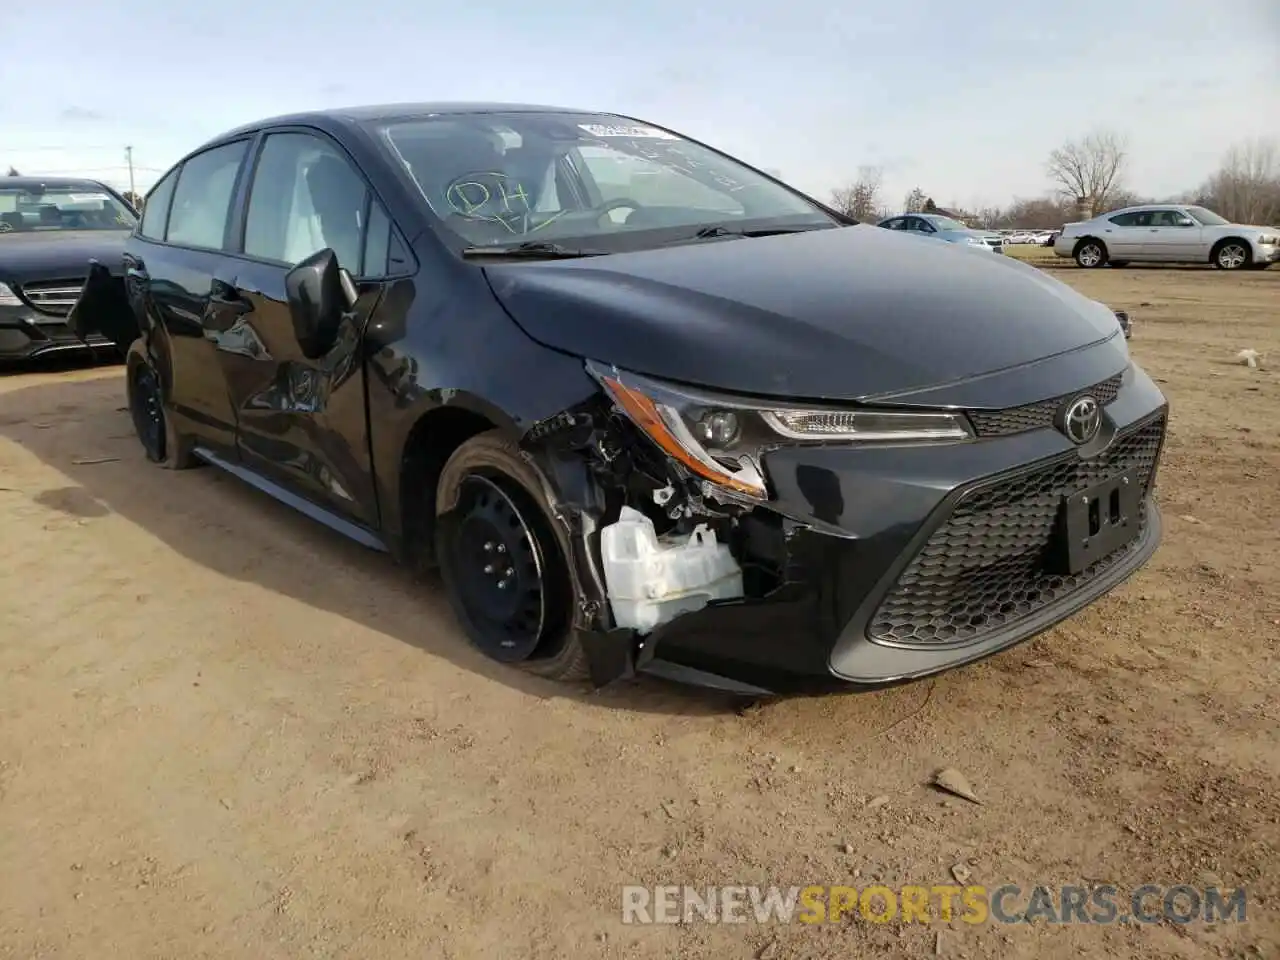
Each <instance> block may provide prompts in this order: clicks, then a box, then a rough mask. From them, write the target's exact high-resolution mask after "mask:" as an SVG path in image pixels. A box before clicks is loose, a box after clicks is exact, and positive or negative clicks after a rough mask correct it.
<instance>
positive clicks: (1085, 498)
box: [1052, 473, 1142, 574]
mask: <svg viewBox="0 0 1280 960" xmlns="http://www.w3.org/2000/svg"><path fill="white" fill-rule="evenodd" d="M1141 507H1142V493H1141V489H1140V487H1139V484H1138V480H1137V478H1136V477H1135V476H1134V475H1133V474H1131V473H1123V474H1120V475H1119V476H1116V477H1112V478H1110V479H1109V480H1104V481H1103V482H1102V483H1097V484H1094V485H1093V486H1092V487H1089V488H1087V489H1085V490H1077V491H1076V492H1075V493H1073V494H1071V495H1070V496H1066V497H1063V498H1062V505H1061V506H1060V507H1059V509H1058V536H1057V538H1056V539H1057V543H1056V544H1055V549H1054V550H1053V551H1052V553H1053V557H1052V566H1053V567H1054V568H1055V569H1056V570H1057V572H1059V573H1066V574H1075V573H1079V572H1080V571H1081V570H1084V569H1085V568H1086V567H1088V566H1090V565H1091V564H1093V563H1096V562H1097V561H1099V560H1101V559H1102V558H1103V557H1105V556H1107V555H1108V554H1111V553H1114V552H1115V551H1116V550H1119V549H1120V548H1121V547H1123V546H1125V545H1126V544H1128V543H1129V542H1130V541H1132V540H1133V539H1134V538H1135V537H1137V535H1138V521H1139V512H1140V510H1141Z"/></svg>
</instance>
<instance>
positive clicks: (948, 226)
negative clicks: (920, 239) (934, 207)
mask: <svg viewBox="0 0 1280 960" xmlns="http://www.w3.org/2000/svg"><path fill="white" fill-rule="evenodd" d="M925 219H926V220H928V221H929V222H930V223H932V224H933V225H934V226H935V227H937V228H938V229H939V230H968V229H969V228H968V227H966V226H965V225H964V224H963V223H961V222H960V221H959V220H952V219H951V218H950V217H939V216H928V217H925Z"/></svg>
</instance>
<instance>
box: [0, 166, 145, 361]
mask: <svg viewBox="0 0 1280 960" xmlns="http://www.w3.org/2000/svg"><path fill="white" fill-rule="evenodd" d="M136 222H137V216H136V215H135V214H134V212H133V208H132V207H130V206H129V204H128V202H127V201H126V200H125V199H124V198H123V197H121V196H120V195H119V194H118V193H116V192H115V191H114V190H112V189H111V188H110V187H108V186H106V185H105V184H102V183H98V182H97V181H94V180H71V179H67V178H57V177H0V362H4V361H20V360H29V359H31V358H33V357H37V356H45V355H48V354H52V353H65V352H66V351H74V352H77V353H83V352H85V349H86V347H88V348H90V349H93V350H96V351H101V352H104V353H108V354H114V353H115V345H114V344H113V343H112V342H111V341H110V340H108V339H107V338H106V337H103V336H101V335H99V334H95V335H93V336H91V337H89V338H88V339H87V340H81V339H80V338H79V337H77V336H76V335H75V334H73V333H72V332H71V330H70V329H69V328H68V327H67V313H68V311H69V310H70V309H71V305H72V304H73V303H75V300H76V297H77V296H78V295H79V293H80V289H81V288H82V287H83V286H84V281H85V273H86V270H87V268H88V261H89V259H90V258H96V259H98V260H100V261H101V262H103V263H110V264H114V265H115V267H116V269H118V268H119V264H120V254H121V253H122V252H123V250H124V241H125V238H126V237H127V236H129V232H130V231H131V230H132V229H133V227H134V224H135V223H136Z"/></svg>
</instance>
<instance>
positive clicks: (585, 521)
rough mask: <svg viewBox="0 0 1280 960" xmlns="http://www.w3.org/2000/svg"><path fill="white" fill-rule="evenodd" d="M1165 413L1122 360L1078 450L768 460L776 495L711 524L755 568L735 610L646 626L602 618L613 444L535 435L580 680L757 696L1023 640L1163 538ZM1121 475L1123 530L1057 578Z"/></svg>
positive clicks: (1010, 447) (918, 673)
mask: <svg viewBox="0 0 1280 960" xmlns="http://www.w3.org/2000/svg"><path fill="white" fill-rule="evenodd" d="M1166 415H1167V404H1166V402H1165V399H1164V397H1163V396H1162V395H1161V393H1160V391H1159V389H1158V388H1157V387H1156V386H1155V385H1154V383H1152V381H1151V380H1150V379H1149V378H1148V377H1147V376H1146V375H1145V374H1144V373H1142V371H1141V370H1139V369H1137V368H1136V367H1130V368H1129V369H1128V371H1127V372H1126V373H1125V374H1124V377H1123V382H1122V384H1121V385H1120V387H1119V389H1118V390H1117V392H1116V395H1115V396H1114V398H1113V399H1110V401H1109V402H1107V403H1106V404H1105V407H1104V414H1103V420H1104V423H1103V428H1102V431H1101V433H1100V434H1099V436H1098V437H1097V438H1096V439H1095V440H1094V441H1092V442H1091V443H1089V444H1086V445H1084V446H1081V447H1076V446H1073V445H1072V444H1071V443H1070V442H1069V441H1067V440H1066V438H1065V437H1064V436H1063V434H1062V433H1061V432H1059V431H1058V430H1056V429H1053V428H1052V427H1045V428H1041V429H1030V430H1023V431H1021V432H1014V433H1011V434H1009V435H1004V436H997V437H992V438H989V439H979V440H976V441H975V442H968V443H956V444H937V445H933V444H906V445H880V446H876V445H867V446H857V445H845V444H830V445H818V446H796V447H786V446H783V447H779V448H777V449H774V450H772V451H770V452H769V453H768V455H767V457H766V459H765V467H766V470H767V473H768V476H769V480H770V485H771V489H772V492H773V496H772V498H771V500H770V501H769V502H768V503H766V504H760V505H757V506H755V507H753V508H750V509H744V510H742V511H740V512H739V513H737V514H735V515H734V516H733V517H732V519H731V520H730V521H727V522H725V523H723V524H722V527H721V530H722V534H721V539H722V540H723V541H725V542H728V543H730V544H731V546H732V550H733V554H734V556H735V558H736V559H737V560H738V562H739V564H741V566H742V567H743V569H744V571H746V572H747V573H748V574H750V573H751V572H752V571H755V570H765V571H769V574H768V575H766V576H763V577H752V576H748V577H747V583H748V586H747V589H746V595H744V596H743V597H741V598H739V599H732V600H721V601H712V602H710V603H708V604H707V605H706V606H705V607H703V608H702V609H700V610H696V611H694V612H689V613H683V614H681V615H678V616H675V617H674V618H673V619H670V620H668V621H666V622H664V623H661V624H659V625H658V626H657V627H656V628H655V629H653V630H652V631H651V632H648V633H645V634H641V633H638V632H636V631H634V630H628V629H619V628H617V627H616V626H615V625H614V623H613V620H612V618H611V616H610V612H609V611H610V605H609V598H608V594H607V591H606V589H605V587H604V584H605V578H604V576H603V574H602V560H601V553H600V531H601V530H602V529H603V528H604V527H606V526H607V525H608V524H609V523H610V522H612V521H613V520H615V519H616V518H617V516H618V509H619V507H620V505H621V504H622V503H625V502H626V501H627V499H628V496H627V494H626V493H624V492H623V489H622V485H621V483H620V482H616V483H613V482H611V481H609V480H605V479H602V476H605V475H607V473H606V474H602V473H601V471H600V470H598V469H596V466H598V464H599V462H600V461H601V460H602V459H609V458H612V460H613V461H614V462H615V464H616V463H618V462H625V461H626V460H627V457H628V451H626V450H625V449H622V448H621V447H620V446H619V445H617V444H616V443H615V444H614V445H613V446H612V447H611V446H610V443H609V439H608V431H607V430H604V429H598V427H599V425H598V424H596V425H595V426H591V425H584V426H581V428H580V429H581V430H582V431H583V436H584V437H585V436H587V435H590V436H592V437H593V439H590V440H583V441H582V442H581V443H579V444H578V445H577V446H576V450H575V452H574V453H568V452H566V451H565V450H564V449H563V448H561V449H560V451H559V452H558V453H556V454H554V455H553V454H549V453H548V452H547V448H546V446H545V445H544V441H545V437H544V436H540V437H538V438H536V439H534V441H533V442H532V443H530V444H529V446H530V447H532V448H535V449H538V450H539V451H540V452H538V453H537V454H535V455H534V456H535V459H537V460H538V461H539V465H540V466H541V467H542V469H543V473H544V475H546V476H547V477H548V480H549V486H550V488H551V489H550V491H549V494H550V496H549V499H551V501H552V502H553V503H554V504H555V505H556V509H557V510H558V513H559V518H560V520H561V522H562V523H563V524H564V525H565V530H566V531H567V533H568V536H569V539H570V541H571V545H572V550H571V554H572V557H573V563H574V566H575V568H576V571H575V578H576V581H577V582H576V584H575V586H576V588H577V589H578V590H579V611H578V616H577V618H576V620H575V628H576V630H577V632H578V636H579V639H580V640H581V642H582V645H583V648H584V650H585V651H586V653H587V656H588V659H589V662H590V668H591V675H592V679H593V681H594V682H595V683H596V684H597V685H604V684H606V683H609V682H611V681H613V680H616V679H620V678H625V677H630V676H634V675H635V674H637V673H641V672H646V673H653V674H658V675H663V676H667V677H670V678H672V679H676V680H681V681H687V682H692V683H697V684H701V685H705V686H710V687H716V688H720V689H724V690H728V691H732V692H736V693H742V694H747V695H764V694H768V693H781V692H790V691H799V690H814V689H817V690H826V689H831V688H833V687H836V688H840V687H843V688H849V687H855V688H858V687H860V688H872V687H879V686H885V685H890V684H896V683H901V682H903V681H907V680H912V679H916V678H919V677H924V676H928V675H930V674H934V673H937V672H940V671H943V670H947V669H950V668H953V667H956V666H959V665H962V664H965V663H970V662H973V661H975V660H979V659H981V658H984V657H986V656H989V655H991V654H993V653H996V652H998V651H1000V650H1003V649H1006V648H1008V647H1010V646H1012V645H1014V644H1017V643H1019V642H1021V641H1024V640H1026V639H1029V638H1030V637H1032V636H1035V635H1036V634H1038V633H1041V632H1042V631H1044V630H1046V629H1048V628H1049V627H1051V626H1052V625H1054V624H1055V623H1057V622H1059V621H1061V620H1062V619H1064V618H1066V617H1068V616H1070V615H1071V614H1073V613H1075V612H1076V611H1078V610H1079V609H1080V608H1082V607H1083V606H1085V605H1087V604H1089V603H1091V602H1092V601H1094V600H1096V599H1097V598H1098V597H1100V596H1102V595H1103V594H1105V593H1106V592H1108V591H1109V590H1111V589H1113V588H1114V587H1115V586H1117V585H1118V584H1120V583H1121V582H1123V581H1124V580H1125V579H1126V578H1127V577H1129V576H1130V575H1131V574H1133V573H1134V572H1136V571H1137V570H1138V569H1139V568H1140V567H1142V566H1143V564H1144V563H1145V562H1146V561H1147V560H1148V559H1149V558H1150V556H1151V555H1152V553H1153V552H1154V551H1155V549H1156V547H1157V545H1158V543H1159V541H1160V535H1161V523H1160V514H1159V510H1158V508H1157V506H1156V504H1155V502H1154V500H1153V498H1152V496H1151V491H1152V489H1153V486H1154V482H1155V474H1156V466H1157V463H1158V460H1159V457H1160V453H1161V449H1162V446H1163V441H1164V436H1165V426H1166ZM569 419H570V420H572V418H571V417H570V418H569ZM588 419H589V418H583V423H584V424H586V422H587V420H588ZM566 429H570V430H571V429H574V428H573V427H571V426H570V427H566ZM580 439H581V438H580ZM629 469H630V468H629V467H628V468H626V469H624V470H621V471H616V472H615V473H614V474H613V476H618V475H620V474H622V473H625V472H628V470H629ZM1117 478H1128V479H1131V480H1132V482H1133V483H1134V484H1136V486H1137V489H1138V494H1137V495H1136V497H1135V499H1134V500H1133V501H1132V504H1133V506H1134V513H1135V514H1136V516H1134V517H1132V518H1131V519H1132V520H1133V523H1134V524H1135V525H1136V527H1137V533H1136V536H1134V537H1133V538H1132V539H1130V540H1128V542H1126V543H1123V544H1122V545H1121V546H1119V547H1117V548H1115V549H1109V550H1108V552H1106V553H1105V554H1104V555H1099V556H1097V557H1096V559H1093V560H1091V562H1090V563H1088V564H1087V565H1085V566H1083V567H1079V566H1077V567H1075V568H1071V569H1068V568H1062V567H1061V566H1060V565H1059V564H1058V563H1057V561H1056V559H1055V558H1056V557H1057V553H1058V551H1059V544H1060V541H1061V539H1062V536H1063V532H1062V530H1061V528H1060V523H1061V522H1062V516H1063V513H1062V511H1063V509H1064V508H1063V501H1064V499H1065V498H1067V497H1068V496H1071V495H1074V494H1076V493H1078V492H1080V491H1086V490H1092V489H1095V488H1098V487H1099V485H1103V486H1105V485H1106V484H1107V483H1110V482H1112V481H1116V482H1119V481H1118V479H1117Z"/></svg>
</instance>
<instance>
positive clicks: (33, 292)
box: [19, 277, 84, 317]
mask: <svg viewBox="0 0 1280 960" xmlns="http://www.w3.org/2000/svg"><path fill="white" fill-rule="evenodd" d="M83 286H84V278H83V277H81V278H80V279H78V280H42V281H40V282H38V283H24V284H23V285H22V288H21V289H20V291H19V293H20V294H21V295H22V296H23V297H25V298H26V301H27V303H29V304H31V306H33V307H35V308H36V309H37V310H39V311H40V312H41V313H47V314H49V315H50V316H54V317H65V316H66V315H67V314H68V313H70V312H71V308H72V306H74V305H75V302H76V298H77V297H79V296H80V289H81V288H82V287H83Z"/></svg>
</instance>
